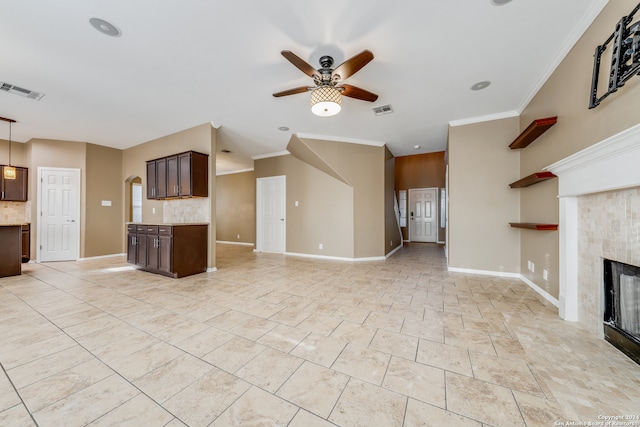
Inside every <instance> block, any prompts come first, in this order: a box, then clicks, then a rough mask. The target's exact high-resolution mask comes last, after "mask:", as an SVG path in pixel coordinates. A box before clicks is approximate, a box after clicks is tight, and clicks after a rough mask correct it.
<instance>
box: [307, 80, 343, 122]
mask: <svg viewBox="0 0 640 427" xmlns="http://www.w3.org/2000/svg"><path fill="white" fill-rule="evenodd" d="M341 109H342V94H341V93H340V91H339V90H338V89H336V88H335V87H333V86H328V85H323V86H318V87H317V88H315V89H313V90H312V91H311V111H312V112H313V114H315V115H316V116H320V117H330V116H335V115H336V114H338V113H339V112H340V110H341Z"/></svg>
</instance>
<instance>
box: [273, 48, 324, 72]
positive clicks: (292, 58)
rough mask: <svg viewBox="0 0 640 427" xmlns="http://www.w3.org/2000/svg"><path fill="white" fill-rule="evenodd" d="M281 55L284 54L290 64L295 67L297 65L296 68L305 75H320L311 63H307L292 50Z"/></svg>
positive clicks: (284, 51)
mask: <svg viewBox="0 0 640 427" xmlns="http://www.w3.org/2000/svg"><path fill="white" fill-rule="evenodd" d="M280 53H281V54H282V56H284V57H285V58H287V60H288V61H289V62H291V63H292V64H293V65H295V66H296V68H298V69H299V70H300V71H302V72H303V73H305V74H306V75H307V76H309V77H313V76H315V75H316V74H318V71H316V69H315V68H313V67H312V66H311V65H309V63H308V62H307V61H305V60H304V59H302V58H300V57H299V56H298V55H296V54H295V53H293V52H291V51H290V50H283V51H282V52H280Z"/></svg>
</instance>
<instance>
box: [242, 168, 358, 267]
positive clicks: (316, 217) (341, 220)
mask: <svg viewBox="0 0 640 427" xmlns="http://www.w3.org/2000/svg"><path fill="white" fill-rule="evenodd" d="M254 168H255V177H256V178H265V177H271V176H281V175H285V176H286V181H287V189H286V198H287V200H286V218H287V223H286V224H287V228H286V239H287V241H286V248H285V250H286V252H289V253H300V254H310V255H322V256H334V257H343V258H353V257H354V245H353V235H354V225H353V218H354V217H353V189H352V188H351V187H350V186H348V185H347V184H345V183H344V182H342V181H340V180H338V179H336V178H333V177H331V176H329V175H327V174H325V173H323V172H320V171H319V170H318V169H316V168H314V167H313V166H310V165H309V164H307V163H305V162H303V161H301V160H299V159H297V158H295V157H294V156H292V155H285V156H278V157H271V158H267V159H260V160H256V161H255V162H254ZM295 201H298V206H295ZM320 243H322V244H323V249H319V248H318V245H319V244H320Z"/></svg>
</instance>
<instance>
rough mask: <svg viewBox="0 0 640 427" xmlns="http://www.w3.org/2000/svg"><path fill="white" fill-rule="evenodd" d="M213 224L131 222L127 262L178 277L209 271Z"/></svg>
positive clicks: (128, 234)
mask: <svg viewBox="0 0 640 427" xmlns="http://www.w3.org/2000/svg"><path fill="white" fill-rule="evenodd" d="M208 229H209V224H206V223H198V224H148V223H147V224H139V223H127V261H128V262H129V263H131V264H135V265H137V266H138V267H139V268H140V269H141V270H145V271H149V272H152V273H157V274H162V275H165V276H169V277H173V278H178V277H184V276H190V275H192V274H198V273H204V272H205V271H207V252H208V251H207V239H208Z"/></svg>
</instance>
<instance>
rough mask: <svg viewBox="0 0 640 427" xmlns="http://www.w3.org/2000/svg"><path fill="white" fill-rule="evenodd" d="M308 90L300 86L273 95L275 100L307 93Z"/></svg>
mask: <svg viewBox="0 0 640 427" xmlns="http://www.w3.org/2000/svg"><path fill="white" fill-rule="evenodd" d="M308 90H309V88H308V87H307V86H300V87H296V88H293V89H287V90H283V91H282V92H276V93H274V94H273V96H275V97H276V98H279V97H281V96H287V95H295V94H296V93H302V92H307V91H308Z"/></svg>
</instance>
